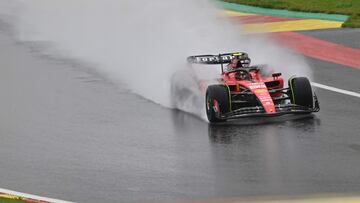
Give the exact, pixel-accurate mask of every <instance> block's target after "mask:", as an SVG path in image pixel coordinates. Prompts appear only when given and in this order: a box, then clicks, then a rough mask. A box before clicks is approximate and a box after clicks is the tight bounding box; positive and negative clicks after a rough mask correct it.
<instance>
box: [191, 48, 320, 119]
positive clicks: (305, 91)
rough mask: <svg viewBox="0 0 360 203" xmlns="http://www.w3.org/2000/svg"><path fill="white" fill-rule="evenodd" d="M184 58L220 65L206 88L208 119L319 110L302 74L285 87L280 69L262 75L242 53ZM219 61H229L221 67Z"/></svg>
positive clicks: (221, 63) (192, 61)
mask: <svg viewBox="0 0 360 203" xmlns="http://www.w3.org/2000/svg"><path fill="white" fill-rule="evenodd" d="M187 60H188V62H189V63H191V64H219V65H221V77H220V78H219V79H218V80H217V81H218V84H212V85H209V86H207V88H206V94H205V107H206V114H207V118H208V120H209V121H210V122H211V123H215V122H223V121H226V120H228V119H236V118H242V117H249V116H278V115H284V114H298V113H299V114H304V113H312V112H318V111H319V110H320V107H319V102H318V99H317V97H316V95H315V93H314V92H313V90H312V87H311V84H310V82H309V80H308V79H307V78H306V77H291V78H290V79H289V80H288V87H286V88H285V87H284V79H283V78H282V77H281V73H271V74H268V75H266V74H264V73H263V71H262V70H261V68H260V67H257V66H249V64H250V59H249V57H248V55H247V54H246V53H227V54H219V55H199V56H190V57H188V59H187ZM233 62H235V63H237V64H232V63H233ZM223 64H229V65H227V67H224V65H223ZM232 65H233V66H232ZM224 68H226V70H224Z"/></svg>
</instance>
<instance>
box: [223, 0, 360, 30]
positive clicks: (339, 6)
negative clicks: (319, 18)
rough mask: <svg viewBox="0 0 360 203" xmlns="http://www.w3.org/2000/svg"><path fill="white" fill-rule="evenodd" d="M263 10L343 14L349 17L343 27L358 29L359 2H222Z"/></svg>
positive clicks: (359, 25)
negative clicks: (256, 7)
mask: <svg viewBox="0 0 360 203" xmlns="http://www.w3.org/2000/svg"><path fill="white" fill-rule="evenodd" d="M223 1H225V2H229V3H238V4H244V5H250V6H258V7H263V8H273V9H287V10H292V11H302V12H315V13H329V14H344V15H349V16H350V17H349V18H348V20H347V21H346V22H344V24H343V25H342V26H343V27H358V28H359V27H360V0H223Z"/></svg>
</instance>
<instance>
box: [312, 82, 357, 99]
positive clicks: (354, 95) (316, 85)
mask: <svg viewBox="0 0 360 203" xmlns="http://www.w3.org/2000/svg"><path fill="white" fill-rule="evenodd" d="M311 85H313V86H314V87H318V88H322V89H326V90H330V91H333V92H337V93H341V94H346V95H350V96H353V97H358V98H360V94H359V93H357V92H351V91H348V90H343V89H339V88H336V87H330V86H327V85H323V84H319V83H316V82H312V83H311Z"/></svg>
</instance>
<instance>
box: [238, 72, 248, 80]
mask: <svg viewBox="0 0 360 203" xmlns="http://www.w3.org/2000/svg"><path fill="white" fill-rule="evenodd" d="M235 78H236V79H237V80H249V79H250V75H249V73H248V72H247V71H246V70H239V71H237V72H236V74H235Z"/></svg>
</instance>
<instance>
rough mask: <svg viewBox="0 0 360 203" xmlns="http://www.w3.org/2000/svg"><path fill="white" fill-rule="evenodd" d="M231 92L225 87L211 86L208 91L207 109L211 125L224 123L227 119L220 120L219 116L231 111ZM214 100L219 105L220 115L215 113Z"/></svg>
mask: <svg viewBox="0 0 360 203" xmlns="http://www.w3.org/2000/svg"><path fill="white" fill-rule="evenodd" d="M229 96H230V95H229V90H228V88H227V87H226V86H225V85H210V86H209V87H208V88H207V90H206V99H205V108H206V115H207V118H208V120H209V122H210V123H217V122H224V121H226V119H223V118H219V114H220V115H221V114H225V113H228V112H229V111H230V97H229ZM214 100H216V101H217V102H218V104H219V111H220V112H219V113H217V112H215V111H214V108H213V106H214Z"/></svg>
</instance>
